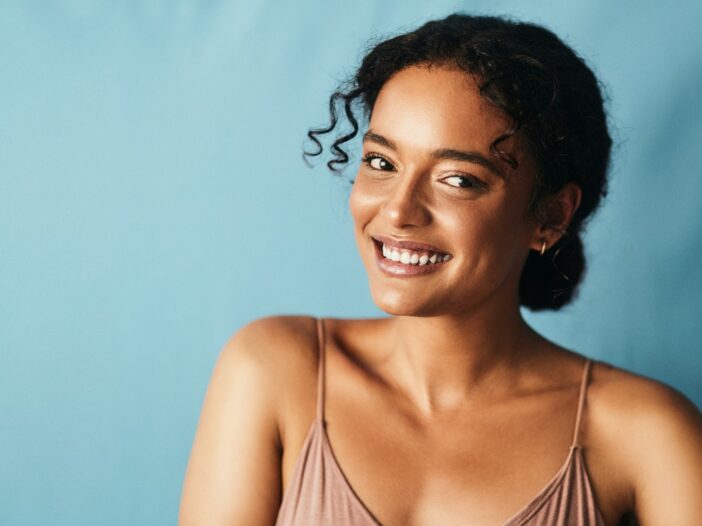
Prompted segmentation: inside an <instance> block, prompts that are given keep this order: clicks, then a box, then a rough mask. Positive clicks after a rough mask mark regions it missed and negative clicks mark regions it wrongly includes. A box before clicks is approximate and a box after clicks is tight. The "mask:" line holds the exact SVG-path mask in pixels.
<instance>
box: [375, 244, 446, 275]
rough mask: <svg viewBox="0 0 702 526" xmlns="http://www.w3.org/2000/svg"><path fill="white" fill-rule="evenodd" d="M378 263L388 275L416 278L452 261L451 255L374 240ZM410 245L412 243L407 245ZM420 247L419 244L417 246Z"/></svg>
mask: <svg viewBox="0 0 702 526" xmlns="http://www.w3.org/2000/svg"><path fill="white" fill-rule="evenodd" d="M373 244H374V246H375V255H376V263H377V265H378V268H379V269H380V270H381V271H383V272H385V273H386V274H391V275H394V276H416V275H422V274H428V273H430V272H434V271H436V270H439V268H441V267H443V265H444V264H445V263H446V262H447V261H449V260H450V259H451V255H450V254H446V253H443V252H438V251H433V250H426V249H423V248H422V249H414V250H412V249H409V248H403V247H399V246H397V245H396V244H393V243H392V242H382V241H380V240H378V239H375V238H374V239H373ZM405 244H410V243H405ZM415 245H418V244H415Z"/></svg>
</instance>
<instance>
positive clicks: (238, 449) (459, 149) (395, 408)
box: [180, 14, 702, 526]
mask: <svg viewBox="0 0 702 526" xmlns="http://www.w3.org/2000/svg"><path fill="white" fill-rule="evenodd" d="M330 103H331V123H330V125H329V126H327V127H325V128H321V129H315V130H312V131H310V133H309V137H310V138H311V139H312V140H313V141H314V143H315V144H316V145H317V146H318V147H319V148H318V150H317V151H316V152H312V153H308V154H307V155H312V156H314V155H318V154H320V153H322V151H323V148H322V144H321V142H320V140H319V138H320V137H321V136H322V135H324V134H326V133H329V132H332V131H333V130H334V129H335V128H336V126H337V124H338V121H339V118H338V105H339V104H341V105H342V107H343V112H344V116H345V117H346V118H347V119H348V121H349V122H350V124H351V126H352V131H351V133H346V134H344V135H342V136H341V137H339V138H338V139H336V140H335V142H334V143H333V144H332V146H331V151H332V153H333V155H334V157H333V159H331V160H330V161H329V162H328V165H329V167H330V168H331V169H332V170H333V171H338V170H339V169H340V167H343V166H344V165H345V164H347V163H348V161H349V156H348V154H347V153H346V152H345V151H344V149H343V145H344V144H345V143H346V142H348V141H349V140H351V139H352V138H354V137H355V136H356V135H357V134H358V133H359V132H360V129H361V128H360V126H361V124H360V123H361V122H362V121H363V124H364V125H365V124H367V129H366V130H365V132H364V133H363V135H362V138H363V153H362V158H361V163H360V165H359V167H358V172H357V174H356V177H355V179H354V182H353V188H352V192H351V196H350V209H351V214H352V216H353V221H354V225H355V237H356V242H357V245H358V249H359V253H360V256H361V259H362V260H363V263H364V265H365V267H366V270H367V272H368V279H369V286H370V292H371V295H372V297H373V300H374V301H375V303H376V304H377V305H378V306H379V307H380V308H381V309H382V310H384V311H385V312H386V313H388V314H389V315H390V316H389V317H387V318H382V319H360V320H359V319H331V318H327V319H314V318H308V317H283V316H278V317H269V318H264V319H260V320H257V321H255V322H253V323H251V324H249V325H247V326H246V327H244V328H242V329H241V330H240V331H239V332H237V334H235V336H234V337H233V338H232V339H231V341H230V342H229V343H228V344H227V346H226V347H225V349H224V350H223V352H222V354H221V356H220V359H219V361H218V363H217V366H216V367H215V371H214V374H213V377H212V380H211V384H210V387H209V389H208V394H207V397H206V401H205V404H204V406H203V410H202V416H201V420H200V424H199V427H198V432H197V436H196V439H195V443H194V445H193V450H192V454H191V459H190V463H189V466H188V471H187V475H186V480H185V485H184V490H183V498H182V502H181V515H180V523H181V525H190V524H208V525H224V524H247V525H249V524H251V525H257V524H273V523H276V524H278V525H281V526H285V525H293V524H300V525H303V524H304V525H379V524H384V525H391V524H393V525H395V524H396V525H405V524H410V525H437V524H441V525H449V524H472V525H495V524H504V525H509V526H516V525H537V524H538V525H602V524H607V525H609V524H612V525H614V524H618V523H622V522H623V521H626V520H631V521H633V520H636V519H638V520H639V521H641V523H643V524H647V525H670V524H680V525H682V524H695V523H697V522H699V520H700V517H701V516H702V502H701V501H700V499H699V498H698V497H699V494H700V492H702V416H701V415H700V413H699V411H698V410H697V409H696V408H695V407H694V405H693V404H692V403H690V402H689V401H688V400H687V399H685V398H684V397H683V396H682V395H680V394H679V393H678V392H677V391H675V390H674V389H672V388H670V387H668V386H665V385H663V384H661V383H658V382H655V381H653V380H650V379H647V378H644V377H641V376H637V375H634V374H632V373H629V372H627V371H624V370H621V369H618V368H615V367H612V366H611V365H609V364H607V363H604V362H600V361H597V362H594V361H593V360H591V359H589V358H587V357H586V356H583V355H582V354H579V353H577V352H574V351H572V350H568V349H565V348H563V347H561V346H559V345H557V344H556V343H553V342H551V341H549V340H547V339H546V338H544V337H543V336H541V335H540V334H538V333H537V332H536V331H534V330H533V329H532V328H531V327H529V326H528V325H527V323H526V322H525V320H524V319H523V318H522V315H521V312H520V306H526V307H528V308H531V309H534V310H539V309H554V310H555V309H559V308H560V307H562V306H563V305H565V304H566V303H568V302H569V301H571V300H572V299H573V298H574V293H575V291H576V287H577V285H578V283H579V282H580V278H581V275H582V272H583V270H584V257H583V250H582V244H581V242H580V236H579V234H580V232H581V230H582V228H583V226H584V224H585V222H586V220H587V219H588V218H589V217H590V216H591V214H592V213H593V212H594V210H595V209H596V208H597V207H598V205H599V203H600V201H601V198H602V196H604V195H605V191H606V181H607V170H608V166H609V154H610V146H611V140H610V136H609V133H608V129H607V120H606V115H605V112H604V109H603V101H602V96H601V94H600V90H599V85H598V82H597V79H596V78H595V76H594V75H593V74H592V72H591V70H590V69H589V68H588V67H587V65H586V64H585V63H584V61H583V60H582V59H581V58H579V57H578V56H577V55H576V54H575V53H574V52H573V51H572V50H571V49H570V48H568V47H567V46H566V45H565V44H564V43H563V42H562V41H561V40H559V39H558V38H557V37H556V36H555V35H554V34H553V33H551V32H550V31H548V30H546V29H544V28H542V27H539V26H535V25H532V24H524V23H519V22H513V21H510V20H506V19H502V18H495V17H472V16H468V15H458V14H457V15H452V16H449V17H447V18H445V19H442V20H436V21H431V22H428V23H427V24H425V25H423V26H422V27H420V28H418V29H417V30H415V31H412V32H410V33H406V34H403V35H399V36H397V37H394V38H391V39H388V40H386V41H383V42H380V43H379V44H377V45H376V46H375V47H373V48H372V49H371V50H370V52H369V53H368V54H367V55H366V56H365V58H364V60H363V62H362V64H361V66H360V68H359V69H358V71H357V72H356V73H355V75H354V76H353V78H352V80H351V81H350V83H349V84H348V86H346V87H345V88H344V89H341V90H340V91H337V92H336V93H334V94H333V95H332V97H331V101H330ZM359 112H360V113H359Z"/></svg>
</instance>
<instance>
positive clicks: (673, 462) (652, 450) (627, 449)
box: [588, 362, 702, 524]
mask: <svg viewBox="0 0 702 526" xmlns="http://www.w3.org/2000/svg"><path fill="white" fill-rule="evenodd" d="M588 405H589V408H590V413H591V422H592V425H591V428H592V434H591V437H590V438H591V439H592V442H593V446H594V447H593V449H599V450H600V451H603V452H606V456H607V457H608V458H609V460H610V461H611V462H608V463H609V464H610V467H613V465H614V466H616V469H617V470H621V471H620V473H621V474H622V476H624V477H625V479H626V485H627V486H628V488H629V491H630V493H631V496H632V501H633V502H634V503H635V507H636V514H637V516H638V517H639V520H640V521H642V522H643V523H646V524H691V523H692V522H685V521H686V520H687V519H689V518H691V517H693V515H694V514H698V515H697V517H699V514H701V513H702V509H700V507H702V503H701V504H693V503H694V502H697V501H698V500H699V499H697V497H696V496H698V495H699V494H700V492H702V413H700V411H699V409H698V408H697V407H695V405H694V404H693V403H692V402H691V401H690V400H689V399H688V398H687V397H685V396H684V395H683V394H682V393H680V392H679V391H677V390H676V389H674V388H673V387H671V386H669V385H666V384H664V383H662V382H659V381H657V380H654V379H651V378H647V377H645V376H642V375H638V374H634V373H632V372H629V371H625V370H623V369H620V368H618V367H614V366H612V365H609V364H607V363H603V362H597V364H596V365H595V367H593V371H592V381H591V384H590V389H589V391H588ZM671 514H672V515H671ZM671 517H675V520H672V521H670V519H671ZM677 519H679V520H680V522H679V521H678V520H677ZM666 521H670V522H666Z"/></svg>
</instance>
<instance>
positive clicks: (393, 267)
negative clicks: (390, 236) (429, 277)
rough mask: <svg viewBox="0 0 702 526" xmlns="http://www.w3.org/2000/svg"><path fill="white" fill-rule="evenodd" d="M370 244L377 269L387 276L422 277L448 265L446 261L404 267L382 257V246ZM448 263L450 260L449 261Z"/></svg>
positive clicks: (374, 242) (402, 264)
mask: <svg viewBox="0 0 702 526" xmlns="http://www.w3.org/2000/svg"><path fill="white" fill-rule="evenodd" d="M371 241H372V240H371ZM372 243H373V247H374V249H375V262H376V264H377V265H378V268H379V269H380V270H381V271H383V272H384V273H385V274H389V275H391V276H399V277H404V276H408V277H409V276H422V275H424V274H430V273H432V272H436V271H437V270H440V269H441V268H443V266H444V265H445V264H446V263H448V261H442V262H441V263H427V264H426V265H405V264H404V263H400V262H399V261H393V260H392V259H387V258H386V257H385V256H383V246H382V245H381V244H380V243H378V242H376V241H372ZM449 261H451V260H450V259H449Z"/></svg>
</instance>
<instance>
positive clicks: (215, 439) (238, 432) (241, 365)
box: [179, 316, 316, 526]
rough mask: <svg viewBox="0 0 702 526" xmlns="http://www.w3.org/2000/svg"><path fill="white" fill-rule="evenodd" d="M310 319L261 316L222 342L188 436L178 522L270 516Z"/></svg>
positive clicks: (261, 520)
mask: <svg viewBox="0 0 702 526" xmlns="http://www.w3.org/2000/svg"><path fill="white" fill-rule="evenodd" d="M315 325H316V322H315V320H314V318H310V317H306V316H274V317H267V318H261V319H257V320H254V321H252V322H250V323H247V324H246V325H244V326H243V327H241V328H240V329H239V330H238V331H236V333H235V334H234V335H233V336H232V337H231V338H230V339H229V341H228V342H227V343H226V344H225V345H224V347H223V348H222V351H221V353H220V355H219V358H218V359H217V363H216V364H215V367H214V370H213V372H212V377H211V379H210V383H209V385H208V388H207V394H206V396H205V400H204V402H203V406H202V410H201V413H200V420H199V423H198V427H197V431H196V434H195V439H194V440H193V447H192V450H191V454H190V460H189V462H188V468H187V472H186V476H185V480H184V483H183V494H182V498H181V507H180V513H179V524H181V525H183V526H185V525H190V524H212V525H215V524H222V525H223V524H251V525H254V524H271V523H272V522H273V521H274V520H275V517H276V513H277V510H278V506H279V504H280V499H281V494H280V485H281V450H282V449H283V447H282V444H283V441H284V438H283V437H284V432H285V429H286V428H285V423H286V422H287V418H288V414H289V413H290V410H289V408H290V407H296V406H299V405H300V404H298V403H297V401H296V400H297V398H299V396H297V395H296V394H295V393H296V392H297V391H301V392H303V394H305V389H306V386H307V384H308V383H310V382H309V381H308V380H306V377H307V376H309V370H310V369H311V364H312V363H314V361H315V360H314V355H315V354H316V350H315V349H316V345H314V343H313V341H314V340H313V338H314V337H315V336H314V334H315ZM312 374H314V369H312ZM296 396H297V398H296ZM307 396H308V398H309V395H307ZM302 407H304V405H303V406H302ZM298 410H300V409H298ZM232 495H236V496H237V498H236V499H232Z"/></svg>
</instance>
